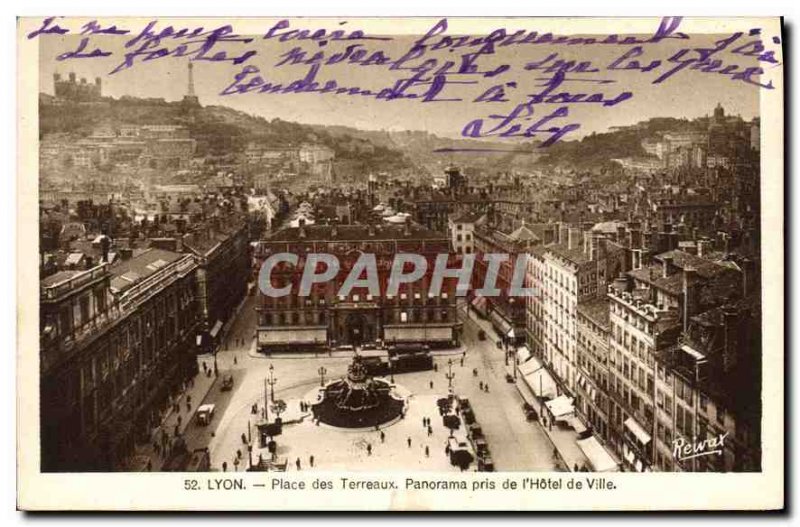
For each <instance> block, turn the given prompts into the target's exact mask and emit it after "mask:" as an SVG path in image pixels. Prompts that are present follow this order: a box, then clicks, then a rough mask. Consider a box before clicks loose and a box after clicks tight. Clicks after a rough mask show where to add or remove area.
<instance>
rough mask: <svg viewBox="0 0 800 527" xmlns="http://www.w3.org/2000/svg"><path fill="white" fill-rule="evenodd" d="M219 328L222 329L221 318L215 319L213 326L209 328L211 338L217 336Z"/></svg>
mask: <svg viewBox="0 0 800 527" xmlns="http://www.w3.org/2000/svg"><path fill="white" fill-rule="evenodd" d="M221 329H222V321H221V320H217V321H216V323H214V327H213V328H211V331H210V332H209V335H211V338H212V339H214V338H217V335H218V334H219V331H220V330H221Z"/></svg>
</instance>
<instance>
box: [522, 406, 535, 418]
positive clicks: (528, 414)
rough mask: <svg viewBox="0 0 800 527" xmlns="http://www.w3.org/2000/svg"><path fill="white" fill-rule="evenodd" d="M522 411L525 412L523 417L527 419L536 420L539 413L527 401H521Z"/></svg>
mask: <svg viewBox="0 0 800 527" xmlns="http://www.w3.org/2000/svg"><path fill="white" fill-rule="evenodd" d="M522 411H523V412H525V418H526V419H527V420H528V421H536V420H537V419H538V418H539V414H537V413H536V410H535V409H534V408H533V406H531V405H529V404H528V403H523V405H522Z"/></svg>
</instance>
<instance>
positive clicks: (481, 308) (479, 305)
mask: <svg viewBox="0 0 800 527" xmlns="http://www.w3.org/2000/svg"><path fill="white" fill-rule="evenodd" d="M472 307H474V308H475V309H476V310H477V311H478V312H480V313H483V314H484V315H485V314H486V298H484V297H482V296H476V297H475V298H474V299H473V300H472Z"/></svg>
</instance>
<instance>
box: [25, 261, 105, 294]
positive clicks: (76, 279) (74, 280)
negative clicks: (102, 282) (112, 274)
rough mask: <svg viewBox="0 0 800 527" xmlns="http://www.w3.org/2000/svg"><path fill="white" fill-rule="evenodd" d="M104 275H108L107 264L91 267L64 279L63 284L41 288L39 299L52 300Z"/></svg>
mask: <svg viewBox="0 0 800 527" xmlns="http://www.w3.org/2000/svg"><path fill="white" fill-rule="evenodd" d="M106 275H108V264H105V263H104V264H100V265H98V266H97V267H93V268H91V269H88V270H86V271H84V272H82V273H78V274H76V275H73V276H71V277H70V278H67V279H65V280H64V281H63V282H58V283H56V284H53V285H51V286H47V287H42V289H41V291H40V298H41V299H42V300H53V299H55V298H58V297H60V296H62V295H64V294H66V293H68V292H70V291H72V290H75V289H78V288H79V287H81V286H83V285H86V284H88V283H90V282H92V281H94V280H96V279H98V278H100V277H102V276H106Z"/></svg>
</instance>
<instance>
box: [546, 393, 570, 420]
mask: <svg viewBox="0 0 800 527" xmlns="http://www.w3.org/2000/svg"><path fill="white" fill-rule="evenodd" d="M544 405H545V406H546V407H547V409H548V410H549V411H550V415H552V416H553V418H554V419H556V420H558V421H561V420H565V419H566V418H567V417H569V416H571V415H574V414H575V407H574V406H572V397H567V396H566V395H560V396H558V397H556V398H555V399H553V400H552V401H545V403H544Z"/></svg>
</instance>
